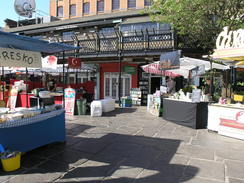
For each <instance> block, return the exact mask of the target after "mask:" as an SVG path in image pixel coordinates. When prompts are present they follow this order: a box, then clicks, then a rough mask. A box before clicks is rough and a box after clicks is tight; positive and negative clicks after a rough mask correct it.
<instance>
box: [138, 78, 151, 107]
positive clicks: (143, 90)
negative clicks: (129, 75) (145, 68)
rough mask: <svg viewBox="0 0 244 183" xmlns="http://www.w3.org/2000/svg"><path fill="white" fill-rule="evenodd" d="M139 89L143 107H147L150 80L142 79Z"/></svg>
mask: <svg viewBox="0 0 244 183" xmlns="http://www.w3.org/2000/svg"><path fill="white" fill-rule="evenodd" d="M139 88H140V89H141V105H147V95H148V93H149V78H146V77H144V78H141V79H140V80H139Z"/></svg>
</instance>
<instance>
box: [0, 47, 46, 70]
mask: <svg viewBox="0 0 244 183" xmlns="http://www.w3.org/2000/svg"><path fill="white" fill-rule="evenodd" d="M0 66H5V67H34V68H40V67H41V66H42V62H41V53H39V52H33V51H25V50H17V49H10V48H0Z"/></svg>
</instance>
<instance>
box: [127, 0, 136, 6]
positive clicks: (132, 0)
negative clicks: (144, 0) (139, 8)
mask: <svg viewBox="0 0 244 183" xmlns="http://www.w3.org/2000/svg"><path fill="white" fill-rule="evenodd" d="M135 7H136V0H128V8H135Z"/></svg>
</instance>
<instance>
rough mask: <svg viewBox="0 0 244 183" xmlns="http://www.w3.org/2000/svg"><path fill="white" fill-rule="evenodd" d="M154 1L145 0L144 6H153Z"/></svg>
mask: <svg viewBox="0 0 244 183" xmlns="http://www.w3.org/2000/svg"><path fill="white" fill-rule="evenodd" d="M151 5H152V2H151V0H144V6H151Z"/></svg>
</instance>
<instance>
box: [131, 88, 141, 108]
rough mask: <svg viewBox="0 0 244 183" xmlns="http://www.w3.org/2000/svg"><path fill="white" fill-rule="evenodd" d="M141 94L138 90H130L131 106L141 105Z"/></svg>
mask: <svg viewBox="0 0 244 183" xmlns="http://www.w3.org/2000/svg"><path fill="white" fill-rule="evenodd" d="M141 96H142V92H141V90H140V88H132V89H131V90H130V97H131V99H132V105H141Z"/></svg>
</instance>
